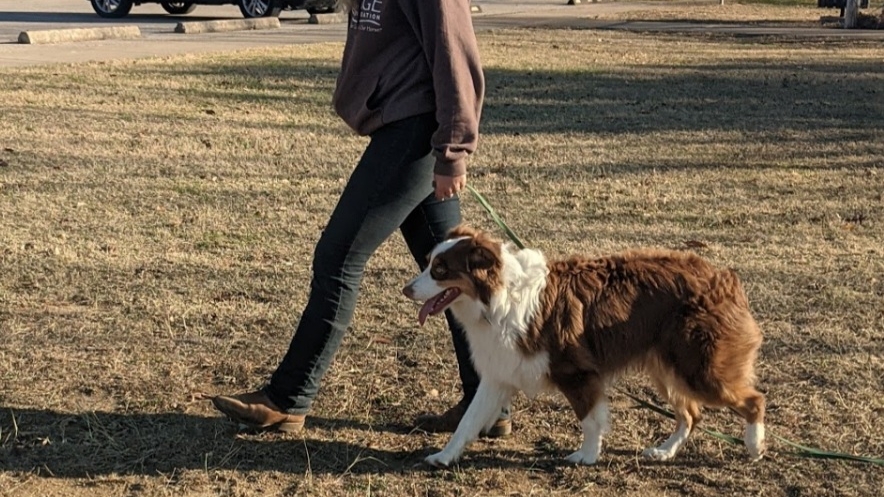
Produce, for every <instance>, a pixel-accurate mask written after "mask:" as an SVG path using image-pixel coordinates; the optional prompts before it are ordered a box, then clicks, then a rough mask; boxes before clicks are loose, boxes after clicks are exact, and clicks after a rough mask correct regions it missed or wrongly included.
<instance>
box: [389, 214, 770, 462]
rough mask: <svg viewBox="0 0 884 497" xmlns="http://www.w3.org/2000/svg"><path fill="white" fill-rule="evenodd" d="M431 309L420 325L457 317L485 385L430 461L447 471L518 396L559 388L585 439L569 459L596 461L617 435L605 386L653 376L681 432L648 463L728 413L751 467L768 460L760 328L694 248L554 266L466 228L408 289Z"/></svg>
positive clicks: (728, 277) (735, 291)
mask: <svg viewBox="0 0 884 497" xmlns="http://www.w3.org/2000/svg"><path fill="white" fill-rule="evenodd" d="M403 293H404V294H405V295H406V296H407V297H409V298H411V299H413V300H417V301H421V302H424V304H423V306H422V307H421V309H420V312H419V320H420V322H421V324H423V323H424V321H425V320H426V319H427V317H428V316H430V315H435V314H439V313H441V312H443V311H444V310H446V309H451V311H452V313H453V314H454V316H455V318H456V319H457V320H458V321H459V322H460V323H461V324H462V325H463V327H464V329H465V330H466V335H467V339H468V341H469V344H470V348H471V351H472V357H473V362H474V364H475V367H476V370H477V371H478V372H479V376H480V378H481V381H480V384H479V389H478V392H477V393H476V396H475V398H474V399H473V401H472V402H471V403H470V405H469V407H468V408H467V411H466V413H465V414H464V417H463V419H462V420H461V421H460V424H459V425H458V427H457V430H456V431H455V432H454V435H453V436H452V438H451V440H450V441H449V442H448V444H447V445H446V446H445V448H444V449H443V450H442V451H441V452H439V453H437V454H433V455H431V456H429V457H427V458H426V462H427V463H429V464H431V465H433V466H448V465H450V464H451V463H453V462H454V461H456V460H457V459H458V457H459V456H460V455H461V453H462V452H463V450H464V448H465V447H466V446H467V444H469V443H470V442H471V441H473V440H474V439H475V438H476V437H477V436H478V435H479V433H480V432H481V431H482V429H484V428H489V427H490V426H492V425H493V424H494V422H495V421H496V420H497V417H498V416H499V414H500V410H501V408H502V407H503V406H505V405H508V403H509V402H510V399H511V397H512V396H513V395H514V394H515V393H516V392H517V391H520V390H521V391H523V392H525V394H526V395H528V396H529V397H534V396H535V395H537V394H538V393H540V392H541V391H544V390H548V389H557V390H559V391H560V392H562V394H564V396H565V397H566V398H567V400H568V402H569V403H570V404H571V407H572V408H573V409H574V413H575V414H576V415H577V419H578V420H579V422H580V425H581V427H582V429H583V444H582V445H581V446H580V449H579V450H577V451H576V452H574V453H573V454H571V455H570V456H568V458H567V460H568V461H569V462H571V463H575V464H594V463H595V462H596V461H597V460H598V457H599V453H600V451H601V446H602V435H603V434H604V433H605V431H606V430H607V427H608V404H607V401H606V394H605V388H606V387H607V386H608V385H609V384H610V383H611V382H612V380H614V379H615V378H616V377H617V376H618V375H619V374H620V373H623V372H625V371H627V370H639V371H644V372H645V373H646V374H647V375H648V376H649V377H650V379H651V381H652V382H653V384H654V386H655V387H656V388H657V390H658V391H659V393H660V395H661V396H662V397H663V398H665V399H666V400H667V401H668V402H669V403H670V404H671V405H672V407H673V409H674V411H675V416H676V428H675V432H674V433H673V434H672V436H670V437H669V438H668V439H667V440H666V441H665V442H663V443H662V444H661V445H660V446H658V447H651V448H648V449H646V450H645V451H644V452H643V455H644V456H645V457H648V458H651V459H655V460H667V459H670V458H672V457H673V456H675V454H676V452H678V449H679V448H680V447H681V446H682V444H684V443H685V441H686V440H687V438H688V436H689V435H690V433H691V431H692V430H693V428H694V427H695V426H696V424H697V422H698V421H699V419H700V409H701V408H702V407H703V406H709V407H730V408H732V409H733V410H735V411H736V412H737V413H739V414H740V415H741V416H742V417H743V418H745V420H746V431H745V443H746V448H747V449H748V451H749V456H750V457H751V458H752V459H753V460H754V459H758V458H760V457H761V455H762V453H763V451H764V396H762V394H761V393H759V392H758V391H757V390H756V389H755V374H754V367H755V360H756V357H757V355H758V348H759V346H760V345H761V332H760V330H759V328H758V325H757V324H756V322H755V320H754V319H753V318H752V315H751V314H750V312H749V305H748V302H747V299H746V294H745V293H744V291H743V287H742V285H741V284H740V280H739V279H738V278H737V275H736V273H734V272H733V271H731V270H728V269H720V268H716V267H714V266H713V265H711V264H710V263H709V262H707V261H705V260H704V259H702V258H700V257H699V256H697V255H695V254H691V253H687V252H677V251H663V250H635V251H629V252H624V253H621V254H617V255H611V256H607V257H599V258H587V257H572V258H570V259H566V260H557V261H547V260H546V258H545V257H544V256H543V254H541V253H540V252H539V251H537V250H532V249H523V250H519V249H517V248H515V247H514V246H513V245H512V244H510V243H501V242H500V241H498V240H496V239H494V238H492V237H491V236H489V235H488V234H486V233H483V232H479V231H475V230H473V229H470V228H467V227H464V226H461V227H458V228H455V229H454V230H453V231H452V232H451V233H450V234H449V236H448V238H447V239H446V240H445V241H444V242H442V243H440V244H439V245H437V246H436V247H435V248H434V249H433V251H432V253H431V254H430V256H429V265H428V266H427V268H426V269H425V270H424V271H423V272H422V273H421V274H420V275H418V276H417V277H416V278H414V279H413V280H412V281H411V282H409V283H408V285H406V286H405V288H404V289H403Z"/></svg>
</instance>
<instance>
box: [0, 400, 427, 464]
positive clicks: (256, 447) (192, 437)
mask: <svg viewBox="0 0 884 497" xmlns="http://www.w3.org/2000/svg"><path fill="white" fill-rule="evenodd" d="M2 412H3V414H2V416H0V419H2V422H0V427H2V430H3V433H2V438H0V471H16V472H31V471H35V472H38V473H40V474H44V475H46V476H54V477H63V478H80V477H88V476H95V475H102V474H112V473H116V474H143V475H157V474H162V473H171V472H173V471H175V470H181V469H204V470H212V469H237V470H246V471H248V470H259V471H282V472H291V473H304V472H307V471H311V472H312V473H314V474H326V473H328V474H340V473H345V472H349V473H378V472H391V471H404V470H408V469H410V468H411V467H412V466H413V465H414V464H415V463H418V462H420V460H421V459H422V457H421V453H415V452H414V451H408V450H406V451H388V450H383V449H374V448H366V447H363V446H361V445H359V444H358V443H353V442H349V441H344V440H341V441H317V440H311V439H310V438H309V430H308V432H307V438H300V437H297V438H296V437H293V436H285V437H284V436H282V435H280V436H271V435H263V436H260V435H245V436H236V434H235V430H234V428H233V425H232V424H231V423H229V422H227V421H226V420H224V419H223V418H220V417H202V416H196V415H188V414H181V413H158V414H150V413H143V414H121V413H109V412H90V413H85V414H68V413H59V412H53V411H46V410H36V409H3V410H2ZM13 417H14V419H15V422H14V423H13ZM311 425H312V426H313V427H317V426H321V427H326V428H332V429H334V428H344V427H356V428H359V427H362V425H359V424H358V423H352V422H349V421H342V420H328V419H315V418H314V419H313V420H312V422H311ZM308 428H309V427H308ZM365 429H366V430H367V429H368V427H367V426H365ZM371 429H372V430H374V431H380V430H387V429H389V430H392V431H394V432H403V431H404V430H405V428H404V427H398V426H392V427H378V426H373V427H371ZM405 433H407V432H405Z"/></svg>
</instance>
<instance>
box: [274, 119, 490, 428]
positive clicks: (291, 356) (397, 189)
mask: <svg viewBox="0 0 884 497" xmlns="http://www.w3.org/2000/svg"><path fill="white" fill-rule="evenodd" d="M436 127H437V124H436V120H435V117H434V116H433V114H423V115H420V116H416V117H412V118H408V119H404V120H402V121H399V122H395V123H390V124H387V125H385V126H384V127H383V128H381V129H379V130H378V131H376V132H375V133H373V134H372V135H371V141H370V143H369V145H368V147H367V148H366V150H365V153H364V154H363V155H362V158H361V159H360V161H359V164H358V165H357V166H356V169H355V170H354V171H353V174H352V175H351V176H350V180H349V182H348V183H347V186H346V187H345V188H344V192H343V193H342V194H341V198H340V199H339V200H338V205H337V207H335V210H334V212H333V213H332V215H331V219H330V220H329V222H328V225H327V226H326V228H325V231H323V233H322V236H321V237H320V239H319V243H318V244H317V245H316V249H315V251H314V254H313V280H312V281H311V283H310V297H309V299H308V301H307V307H306V308H305V309H304V313H303V314H302V315H301V320H300V322H299V323H298V328H297V330H296V331H295V336H294V337H293V338H292V342H291V344H290V345H289V349H288V352H287V353H286V355H285V357H284V358H283V360H282V362H281V363H280V364H279V366H278V367H277V369H276V371H275V372H274V373H273V375H272V376H271V378H270V382H269V384H268V385H267V386H265V387H264V392H265V394H266V395H267V396H268V397H269V398H270V400H272V401H273V403H274V404H276V405H277V406H279V407H280V408H281V409H284V410H286V411H288V412H289V413H292V414H304V413H306V412H308V411H309V410H310V405H311V404H312V402H313V399H314V397H316V392H317V391H318V389H319V385H320V382H321V380H322V377H323V375H325V373H326V371H328V368H329V366H330V365H331V362H332V359H333V358H334V355H335V352H336V351H337V350H338V347H339V346H340V344H341V339H342V338H343V337H344V333H345V332H346V330H347V327H348V326H349V325H350V321H351V319H352V317H353V311H354V308H355V305H356V297H357V295H358V293H359V285H360V282H361V281H362V275H363V272H364V270H365V264H366V262H368V259H369V257H371V255H372V254H373V253H374V252H375V251H376V250H377V248H378V247H379V246H380V245H381V243H383V242H384V241H385V240H386V239H387V238H389V237H390V235H392V234H393V233H394V232H395V231H396V230H397V229H399V230H401V231H402V235H403V236H404V238H405V242H406V244H407V245H408V248H409V250H410V251H411V254H412V255H413V256H414V259H415V261H417V263H418V266H419V267H420V268H421V269H423V267H424V266H425V265H426V256H427V254H429V253H430V251H431V250H432V248H433V246H435V244H436V243H438V242H440V241H442V240H443V239H444V237H445V235H446V234H447V232H448V231H449V230H450V229H451V228H453V227H455V226H456V225H457V224H458V223H460V202H459V200H458V199H457V198H456V197H455V198H452V199H448V200H444V201H439V200H436V198H435V197H434V195H433V186H432V183H433V166H434V163H435V159H434V158H433V156H432V154H431V147H430V137H431V136H432V134H433V132H434V131H435V130H436ZM403 283H404V282H403ZM390 291H394V292H395V291H398V287H397V288H396V289H391V290H390ZM446 317H447V318H448V326H449V328H450V329H451V335H452V338H453V340H454V350H455V354H456V356H457V362H458V369H459V371H460V379H461V383H462V386H463V391H464V397H465V398H467V399H468V400H471V399H472V397H473V395H475V392H476V388H478V386H479V376H478V374H477V373H476V370H475V369H474V368H473V364H472V361H471V359H470V351H469V344H468V343H467V341H466V337H465V335H464V332H463V330H462V329H461V328H460V326H459V325H458V324H457V323H456V321H454V319H452V317H451V315H450V314H446Z"/></svg>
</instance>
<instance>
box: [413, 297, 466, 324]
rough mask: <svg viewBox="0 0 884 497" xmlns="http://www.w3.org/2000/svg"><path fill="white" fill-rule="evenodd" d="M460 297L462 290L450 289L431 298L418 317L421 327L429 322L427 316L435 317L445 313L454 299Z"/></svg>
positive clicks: (425, 303)
mask: <svg viewBox="0 0 884 497" xmlns="http://www.w3.org/2000/svg"><path fill="white" fill-rule="evenodd" d="M459 295H460V288H448V289H446V290H445V291H443V292H442V293H440V294H437V295H436V296H434V297H431V298H430V300H427V301H426V302H424V305H423V306H422V307H421V310H420V312H419V313H418V315H417V319H418V321H420V324H421V326H423V325H424V323H425V322H426V321H427V316H435V315H436V314H439V313H440V312H442V311H444V310H445V309H446V308H447V307H448V306H449V305H450V304H451V303H452V302H454V299H456V298H457V297H458V296H459Z"/></svg>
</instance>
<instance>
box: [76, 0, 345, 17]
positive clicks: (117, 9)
mask: <svg viewBox="0 0 884 497" xmlns="http://www.w3.org/2000/svg"><path fill="white" fill-rule="evenodd" d="M89 2H90V3H91V4H92V8H93V9H94V10H95V13H96V14H98V15H99V16H101V17H107V18H110V19H119V18H121V17H125V16H126V15H128V14H129V11H131V10H132V6H134V5H141V4H143V3H158V4H160V5H162V6H163V10H165V11H166V12H168V13H170V14H174V15H183V14H190V13H191V12H193V9H195V8H196V6H197V5H237V6H239V10H240V12H242V15H243V17H248V18H251V17H276V16H278V15H279V13H280V12H281V11H283V10H293V9H306V10H307V12H310V13H311V14H313V13H318V12H332V11H334V10H335V0H195V1H191V2H162V1H159V0H157V1H151V0H89Z"/></svg>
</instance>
